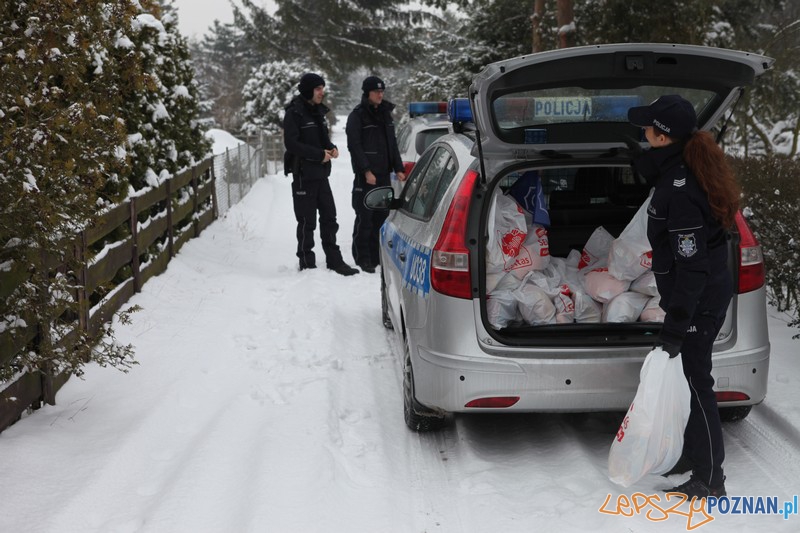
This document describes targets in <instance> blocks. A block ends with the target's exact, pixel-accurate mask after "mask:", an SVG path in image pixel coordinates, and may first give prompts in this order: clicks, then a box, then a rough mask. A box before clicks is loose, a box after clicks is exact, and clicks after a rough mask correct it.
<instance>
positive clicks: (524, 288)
mask: <svg viewBox="0 0 800 533" xmlns="http://www.w3.org/2000/svg"><path fill="white" fill-rule="evenodd" d="M514 296H515V297H516V299H517V310H518V311H519V314H520V315H522V319H523V320H525V322H527V323H528V324H530V325H538V324H552V323H553V322H555V317H556V308H555V306H554V305H553V300H552V299H551V297H550V295H549V294H547V291H545V290H544V289H543V288H541V287H540V286H538V285H537V284H536V283H533V282H529V281H526V282H523V283H522V284H521V285H520V286H519V288H518V289H517V290H516V291H515V292H514Z"/></svg>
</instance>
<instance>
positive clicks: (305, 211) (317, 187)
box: [292, 178, 344, 268]
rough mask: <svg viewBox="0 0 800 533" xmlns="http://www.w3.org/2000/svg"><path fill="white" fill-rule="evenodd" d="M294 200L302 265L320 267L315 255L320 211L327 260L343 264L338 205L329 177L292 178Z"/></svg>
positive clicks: (334, 263)
mask: <svg viewBox="0 0 800 533" xmlns="http://www.w3.org/2000/svg"><path fill="white" fill-rule="evenodd" d="M292 199H293V201H294V216H295V218H296V219H297V258H298V259H299V260H300V267H301V268H307V267H314V266H316V258H315V256H314V230H316V229H317V211H319V232H320V238H321V240H322V250H323V251H324V252H325V262H326V264H327V266H328V267H329V268H335V267H337V266H339V265H341V264H342V263H343V262H344V260H343V259H342V252H341V251H340V250H339V246H338V245H337V244H336V232H337V231H339V224H337V223H336V204H335V202H334V200H333V192H332V191H331V185H330V183H329V182H328V179H327V178H325V179H321V180H303V179H298V178H295V179H294V181H292Z"/></svg>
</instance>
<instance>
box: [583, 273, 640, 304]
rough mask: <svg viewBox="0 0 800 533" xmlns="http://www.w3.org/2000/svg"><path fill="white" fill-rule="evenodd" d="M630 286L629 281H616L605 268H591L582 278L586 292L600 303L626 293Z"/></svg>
mask: <svg viewBox="0 0 800 533" xmlns="http://www.w3.org/2000/svg"><path fill="white" fill-rule="evenodd" d="M630 284H631V282H630V281H622V280H618V279H617V278H615V277H614V276H612V275H611V274H609V273H608V268H606V267H599V268H593V269H591V270H589V271H588V272H586V273H585V275H584V277H583V285H584V287H585V288H586V292H587V293H588V294H589V295H590V296H591V297H592V298H594V299H595V300H597V301H598V302H601V303H607V302H609V301H611V300H613V299H614V298H615V297H616V296H619V295H620V294H622V293H623V292H625V291H627V290H628V287H629V286H630Z"/></svg>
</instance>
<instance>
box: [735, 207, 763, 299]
mask: <svg viewBox="0 0 800 533" xmlns="http://www.w3.org/2000/svg"><path fill="white" fill-rule="evenodd" d="M736 230H737V231H738V232H739V286H738V290H737V292H738V293H739V294H743V293H745V292H750V291H754V290H756V289H759V288H761V287H763V286H764V283H765V278H766V270H765V268H764V255H763V254H762V253H761V245H760V244H758V239H756V236H755V235H753V232H752V231H751V230H750V227H749V226H748V225H747V222H745V220H744V217H743V216H742V213H741V212H738V213H736Z"/></svg>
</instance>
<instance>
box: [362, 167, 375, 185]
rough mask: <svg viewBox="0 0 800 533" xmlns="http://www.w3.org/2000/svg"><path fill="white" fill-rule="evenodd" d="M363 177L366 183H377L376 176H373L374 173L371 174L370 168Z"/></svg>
mask: <svg viewBox="0 0 800 533" xmlns="http://www.w3.org/2000/svg"><path fill="white" fill-rule="evenodd" d="M364 177H365V178H366V180H367V185H375V184H376V183H378V178H376V177H375V174H373V173H372V171H371V170H367V171H366V172H365V173H364Z"/></svg>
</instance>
